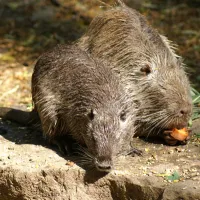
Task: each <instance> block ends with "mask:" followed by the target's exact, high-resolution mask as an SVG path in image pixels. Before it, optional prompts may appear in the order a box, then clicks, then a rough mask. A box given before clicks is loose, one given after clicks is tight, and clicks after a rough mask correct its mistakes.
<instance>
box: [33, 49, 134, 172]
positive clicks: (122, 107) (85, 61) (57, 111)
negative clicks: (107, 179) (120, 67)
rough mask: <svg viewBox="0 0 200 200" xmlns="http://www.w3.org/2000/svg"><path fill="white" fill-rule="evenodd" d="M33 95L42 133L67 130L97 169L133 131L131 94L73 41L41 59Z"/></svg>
mask: <svg viewBox="0 0 200 200" xmlns="http://www.w3.org/2000/svg"><path fill="white" fill-rule="evenodd" d="M32 97H33V103H34V109H35V110H36V111H37V112H38V114H39V117H40V120H41V124H42V129H43V133H44V136H45V137H46V138H48V139H49V140H50V141H52V140H54V138H56V137H58V136H63V135H67V134H70V135H71V137H72V138H73V139H74V140H75V141H77V142H78V143H79V144H81V145H83V146H84V145H85V146H86V147H87V148H88V152H87V154H88V153H89V155H90V158H91V159H90V162H92V163H93V164H94V165H95V167H96V168H97V169H98V170H100V171H110V170H111V169H112V165H113V163H112V162H113V157H114V156H116V155H117V154H119V153H121V151H122V147H123V148H124V145H128V144H129V143H130V140H131V138H132V137H133V135H134V125H133V123H132V121H133V120H134V114H133V112H134V104H132V99H134V98H132V99H129V98H127V97H126V90H125V89H124V88H123V87H122V84H121V83H120V80H119V76H118V75H117V74H115V73H113V72H112V70H110V67H108V66H107V64H104V63H103V62H99V61H98V60H97V59H93V58H91V57H90V56H88V55H87V53H86V52H84V51H82V50H80V49H79V48H78V47H76V46H73V45H71V46H67V45H59V46H57V47H55V48H54V49H52V50H50V51H49V52H47V53H45V54H43V55H42V56H41V57H40V58H39V60H38V62H37V63H36V65H35V68H34V72H33V75H32ZM130 111H131V112H130ZM88 162H89V161H88Z"/></svg>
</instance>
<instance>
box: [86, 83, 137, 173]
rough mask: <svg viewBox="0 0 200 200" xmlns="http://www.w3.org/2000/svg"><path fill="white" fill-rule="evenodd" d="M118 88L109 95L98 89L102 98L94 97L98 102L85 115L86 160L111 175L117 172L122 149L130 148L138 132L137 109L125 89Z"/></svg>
mask: <svg viewBox="0 0 200 200" xmlns="http://www.w3.org/2000/svg"><path fill="white" fill-rule="evenodd" d="M108 81H109V80H108ZM105 87H106V86H105ZM96 89H97V88H96ZM115 89H116V87H115V88H110V89H108V88H107V90H111V91H110V94H109V93H107V95H105V93H104V92H103V90H105V89H102V90H101V91H100V90H98V89H97V90H96V91H98V92H99V94H98V95H99V96H98V97H97V96H96V98H95V97H94V103H93V104H90V108H89V109H88V111H87V113H86V114H85V117H86V119H85V122H86V123H85V125H86V130H85V133H83V138H84V141H85V144H86V146H87V152H86V153H85V159H86V160H87V164H89V163H90V165H92V166H95V168H96V169H97V170H98V171H104V172H109V171H111V170H112V169H113V166H114V164H113V158H114V157H116V156H117V155H118V154H119V153H120V151H121V150H122V146H124V145H127V146H128V145H130V140H131V138H132V137H133V135H134V133H135V129H134V123H133V121H134V119H135V112H134V108H133V107H132V106H130V105H131V103H130V102H129V98H127V97H126V95H125V94H123V92H122V91H123V90H122V89H121V90H118V89H116V90H115ZM107 92H108V91H107ZM130 100H131V99H130ZM131 102H132V100H131Z"/></svg>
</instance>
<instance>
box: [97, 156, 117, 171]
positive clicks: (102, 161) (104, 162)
mask: <svg viewBox="0 0 200 200" xmlns="http://www.w3.org/2000/svg"><path fill="white" fill-rule="evenodd" d="M95 167H96V169H97V170H98V171H102V172H107V173H109V172H110V171H111V170H112V169H113V161H112V159H108V158H105V157H103V156H101V157H98V158H96V159H95Z"/></svg>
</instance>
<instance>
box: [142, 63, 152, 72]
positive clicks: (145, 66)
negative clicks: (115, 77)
mask: <svg viewBox="0 0 200 200" xmlns="http://www.w3.org/2000/svg"><path fill="white" fill-rule="evenodd" d="M140 71H141V72H143V73H145V75H148V74H150V73H151V71H152V70H151V67H150V66H149V65H148V64H146V65H143V66H142V67H141V68H140Z"/></svg>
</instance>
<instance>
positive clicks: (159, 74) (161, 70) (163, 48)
mask: <svg viewBox="0 0 200 200" xmlns="http://www.w3.org/2000/svg"><path fill="white" fill-rule="evenodd" d="M118 2H119V3H120V6H119V7H114V8H112V9H109V10H107V11H105V12H104V13H102V14H100V15H99V16H97V17H95V18H94V19H93V21H92V22H91V24H90V25H89V28H88V31H87V32H86V33H85V35H83V36H82V37H81V38H80V39H79V41H78V42H77V44H78V45H79V47H80V48H82V49H83V50H85V51H87V52H88V53H89V54H90V55H92V56H93V57H95V58H99V59H102V60H105V61H107V62H109V63H111V66H113V70H114V71H116V72H117V73H119V74H120V76H121V80H123V82H124V83H125V84H126V87H127V86H129V87H130V89H131V88H132V90H130V94H131V95H133V94H134V96H135V97H136V99H135V102H136V103H137V106H138V112H137V116H138V120H137V121H136V123H135V125H137V127H138V128H137V130H136V135H137V136H138V135H139V136H141V135H145V136H149V135H155V134H156V135H161V136H163V137H164V138H165V140H166V142H168V143H169V144H170V143H171V142H172V143H174V144H175V143H176V141H173V140H172V141H169V140H168V139H169V138H168V136H166V135H165V134H163V132H164V130H168V129H172V128H174V127H176V128H183V127H186V126H187V124H188V121H189V119H190V117H191V113H192V100H191V95H190V84H189V81H188V78H187V76H186V73H185V71H184V64H183V63H182V60H181V58H180V57H179V56H178V55H176V54H175V50H174V47H173V45H172V44H171V43H170V42H169V41H168V39H167V38H166V37H164V36H162V35H160V34H158V32H157V31H156V30H155V29H153V28H152V27H151V26H150V25H148V23H147V21H146V20H145V18H144V17H143V16H142V15H141V14H140V13H138V12H137V11H136V10H133V9H131V8H128V7H127V6H126V5H125V4H124V3H123V2H121V1H119V0H118ZM135 87H137V89H135ZM172 143H171V144H172Z"/></svg>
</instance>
